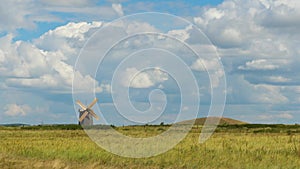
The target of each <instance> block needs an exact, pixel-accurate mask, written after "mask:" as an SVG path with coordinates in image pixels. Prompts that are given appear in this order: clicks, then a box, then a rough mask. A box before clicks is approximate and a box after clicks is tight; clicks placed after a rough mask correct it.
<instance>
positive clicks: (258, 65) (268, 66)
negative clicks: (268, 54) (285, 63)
mask: <svg viewBox="0 0 300 169" xmlns="http://www.w3.org/2000/svg"><path fill="white" fill-rule="evenodd" d="M278 68H279V66H278V65H274V64H272V63H269V62H268V61H267V60H265V59H259V60H252V61H250V62H246V64H245V65H244V66H239V67H238V69H240V70H275V69H278Z"/></svg>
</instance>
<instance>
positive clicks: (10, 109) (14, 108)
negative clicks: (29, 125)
mask: <svg viewBox="0 0 300 169" xmlns="http://www.w3.org/2000/svg"><path fill="white" fill-rule="evenodd" d="M4 110H5V112H4V114H5V115H7V116H26V115H27V113H28V112H30V111H32V109H31V107H30V106H28V105H17V104H8V105H6V106H5V108H4Z"/></svg>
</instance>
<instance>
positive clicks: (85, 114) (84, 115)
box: [79, 111, 89, 122]
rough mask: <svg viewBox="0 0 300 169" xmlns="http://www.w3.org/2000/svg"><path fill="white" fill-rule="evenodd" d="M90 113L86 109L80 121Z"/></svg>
mask: <svg viewBox="0 0 300 169" xmlns="http://www.w3.org/2000/svg"><path fill="white" fill-rule="evenodd" d="M88 114H89V112H88V111H85V112H84V113H83V114H82V116H81V117H80V119H79V121H80V122H82V120H83V119H84V118H85V117H86V116H87V115H88Z"/></svg>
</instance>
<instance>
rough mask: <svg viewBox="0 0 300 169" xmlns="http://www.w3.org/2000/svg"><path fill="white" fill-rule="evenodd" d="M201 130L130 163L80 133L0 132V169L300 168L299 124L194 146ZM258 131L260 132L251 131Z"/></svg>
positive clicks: (222, 132)
mask: <svg viewBox="0 0 300 169" xmlns="http://www.w3.org/2000/svg"><path fill="white" fill-rule="evenodd" d="M168 127H169V126H131V127H118V128H116V129H117V130H118V131H119V132H122V133H124V134H126V135H131V136H134V137H149V136H153V135H156V134H159V133H161V132H163V131H165V130H166V129H167V128H168ZM270 128H271V129H270ZM200 129H201V127H199V126H198V127H194V128H193V130H192V131H191V132H190V133H189V134H188V136H187V137H186V138H185V139H184V140H183V141H182V142H180V143H179V144H178V145H177V146H176V147H174V148H173V149H171V150H169V151H168V152H166V153H164V154H161V155H158V156H155V157H151V158H142V159H131V158H124V157H120V156H117V155H113V154H111V153H109V152H106V151H105V150H103V149H101V148H99V147H98V146H97V145H96V144H95V143H94V142H92V141H91V140H90V139H89V137H87V135H86V134H85V132H84V131H83V130H81V129H76V130H69V129H65V130H61V129H58V128H56V129H53V128H52V129H49V128H48V130H41V129H37V128H36V129H33V128H1V129H0V138H1V141H0V168H255V169H256V168H299V166H300V134H299V133H300V132H299V131H300V129H299V126H298V127H297V126H296V127H295V126H254V127H253V126H250V127H249V126H240V125H239V126H230V127H229V126H219V127H218V129H217V132H216V133H215V134H214V135H213V136H212V137H211V138H210V139H209V140H208V141H207V142H205V143H204V144H199V143H198V138H199V133H200ZM258 130H261V132H256V131H258ZM273 130H274V131H273ZM291 131H293V132H291ZM120 143H122V140H120Z"/></svg>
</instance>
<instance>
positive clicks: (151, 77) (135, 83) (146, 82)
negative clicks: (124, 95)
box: [121, 68, 168, 88]
mask: <svg viewBox="0 0 300 169" xmlns="http://www.w3.org/2000/svg"><path fill="white" fill-rule="evenodd" d="M122 77H123V78H122V79H121V83H122V85H123V86H124V87H132V88H149V87H153V86H155V85H157V84H159V83H162V82H164V81H166V80H168V74H167V73H165V72H163V71H161V70H159V69H154V70H148V71H142V72H140V71H138V70H137V69H136V68H127V69H126V71H125V72H124V75H123V76H122Z"/></svg>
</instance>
